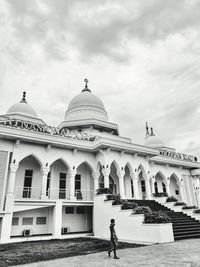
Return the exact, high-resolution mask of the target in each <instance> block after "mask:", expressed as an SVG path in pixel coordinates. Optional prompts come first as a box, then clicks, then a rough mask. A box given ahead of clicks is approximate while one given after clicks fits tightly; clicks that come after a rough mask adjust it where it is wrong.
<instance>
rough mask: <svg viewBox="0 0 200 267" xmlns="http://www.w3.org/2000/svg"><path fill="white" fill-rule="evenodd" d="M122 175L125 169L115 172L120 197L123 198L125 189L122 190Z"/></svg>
mask: <svg viewBox="0 0 200 267" xmlns="http://www.w3.org/2000/svg"><path fill="white" fill-rule="evenodd" d="M124 175H125V171H124V170H121V171H118V172H117V176H118V177H119V193H120V196H121V197H122V198H125V190H124Z"/></svg>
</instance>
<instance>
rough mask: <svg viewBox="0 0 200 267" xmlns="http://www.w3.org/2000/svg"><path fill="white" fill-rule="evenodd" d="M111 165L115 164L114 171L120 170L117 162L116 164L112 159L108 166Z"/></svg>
mask: <svg viewBox="0 0 200 267" xmlns="http://www.w3.org/2000/svg"><path fill="white" fill-rule="evenodd" d="M112 165H114V166H115V169H116V172H118V171H119V170H120V167H119V164H118V163H117V162H116V161H115V160H113V161H112V162H111V164H110V168H111V166H112Z"/></svg>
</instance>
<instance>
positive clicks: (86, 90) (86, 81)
mask: <svg viewBox="0 0 200 267" xmlns="http://www.w3.org/2000/svg"><path fill="white" fill-rule="evenodd" d="M84 82H85V88H84V89H83V90H82V92H91V91H90V89H89V88H88V85H87V84H88V83H89V80H88V79H87V78H85V79H84Z"/></svg>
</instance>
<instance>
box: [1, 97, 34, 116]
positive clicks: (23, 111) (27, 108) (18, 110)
mask: <svg viewBox="0 0 200 267" xmlns="http://www.w3.org/2000/svg"><path fill="white" fill-rule="evenodd" d="M6 114H7V115H13V114H17V115H22V116H29V117H34V118H36V117H37V113H36V112H35V110H34V109H33V108H32V106H31V105H29V104H28V103H27V102H26V93H25V92H24V93H23V98H22V100H21V101H20V102H19V103H17V104H14V105H12V106H11V107H10V108H9V109H8V111H7V112H6Z"/></svg>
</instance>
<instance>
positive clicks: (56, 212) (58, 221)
mask: <svg viewBox="0 0 200 267" xmlns="http://www.w3.org/2000/svg"><path fill="white" fill-rule="evenodd" d="M61 229H62V200H57V201H56V204H55V206H54V207H53V224H52V235H53V238H60V237H61Z"/></svg>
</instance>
